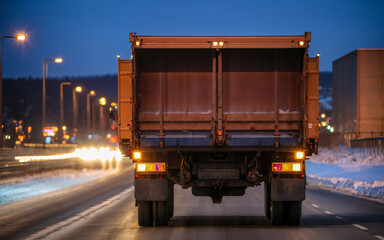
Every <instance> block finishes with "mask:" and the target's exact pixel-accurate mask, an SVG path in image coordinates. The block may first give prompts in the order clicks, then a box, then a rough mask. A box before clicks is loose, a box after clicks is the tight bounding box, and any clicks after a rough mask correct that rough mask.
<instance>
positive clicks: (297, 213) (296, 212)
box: [286, 201, 302, 226]
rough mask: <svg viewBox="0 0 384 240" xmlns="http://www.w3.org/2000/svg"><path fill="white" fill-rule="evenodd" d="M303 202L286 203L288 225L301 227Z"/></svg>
mask: <svg viewBox="0 0 384 240" xmlns="http://www.w3.org/2000/svg"><path fill="white" fill-rule="evenodd" d="M301 207H302V206H301V201H295V202H286V210H287V224H288V225H289V226H299V225H300V222H301Z"/></svg>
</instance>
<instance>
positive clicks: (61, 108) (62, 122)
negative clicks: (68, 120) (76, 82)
mask: <svg viewBox="0 0 384 240" xmlns="http://www.w3.org/2000/svg"><path fill="white" fill-rule="evenodd" d="M71 84H72V83H71V82H61V83H60V127H62V126H63V124H64V85H65V86H68V85H71Z"/></svg>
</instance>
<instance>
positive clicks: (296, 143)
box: [110, 32, 319, 226]
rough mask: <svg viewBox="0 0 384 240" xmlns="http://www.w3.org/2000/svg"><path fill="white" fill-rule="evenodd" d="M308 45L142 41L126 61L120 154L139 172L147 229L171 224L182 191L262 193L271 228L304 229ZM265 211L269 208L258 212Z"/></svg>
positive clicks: (270, 39)
mask: <svg viewBox="0 0 384 240" xmlns="http://www.w3.org/2000/svg"><path fill="white" fill-rule="evenodd" d="M310 41H311V33H308V32H306V33H305V34H304V35H300V36H139V35H137V34H136V33H131V34H130V43H131V46H132V56H131V59H129V60H123V59H120V58H119V59H118V111H117V112H116V111H115V110H116V108H112V109H111V113H110V114H111V117H113V118H114V119H115V120H116V121H118V132H119V134H118V136H119V145H120V149H121V151H122V153H123V154H125V155H126V156H129V157H130V158H131V159H132V161H133V162H134V163H135V173H134V178H135V179H134V186H135V192H134V196H135V200H136V206H137V207H138V224H139V225H140V226H152V225H157V226H163V225H167V224H168V221H169V220H170V219H171V218H172V216H173V211H174V185H175V184H178V185H180V186H181V187H182V188H183V189H191V191H192V194H193V195H194V196H206V197H211V198H212V201H213V203H221V202H222V199H223V197H224V196H242V195H244V194H245V191H246V189H247V188H249V187H256V186H260V185H261V184H263V185H264V207H265V215H266V217H267V218H268V219H269V220H270V222H271V224H272V225H285V224H287V225H299V224H300V220H301V204H302V201H303V200H304V199H305V184H306V175H305V160H306V157H307V156H310V155H312V154H317V151H318V127H319V126H318V124H319V121H318V115H319V114H318V100H319V96H318V78H319V70H318V69H319V68H318V66H319V58H318V57H314V58H310V57H309V56H308V47H309V42H310ZM260 204H263V203H260Z"/></svg>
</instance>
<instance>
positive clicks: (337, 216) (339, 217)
mask: <svg viewBox="0 0 384 240" xmlns="http://www.w3.org/2000/svg"><path fill="white" fill-rule="evenodd" d="M335 217H336V218H338V219H343V218H342V217H340V216H335Z"/></svg>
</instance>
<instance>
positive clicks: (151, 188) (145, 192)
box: [134, 179, 168, 201]
mask: <svg viewBox="0 0 384 240" xmlns="http://www.w3.org/2000/svg"><path fill="white" fill-rule="evenodd" d="M134 185H135V199H136V200H137V201H166V200H167V199H168V181H167V179H135V182H134Z"/></svg>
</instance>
